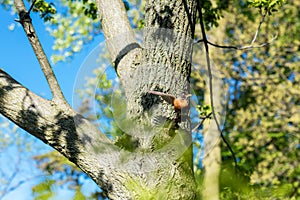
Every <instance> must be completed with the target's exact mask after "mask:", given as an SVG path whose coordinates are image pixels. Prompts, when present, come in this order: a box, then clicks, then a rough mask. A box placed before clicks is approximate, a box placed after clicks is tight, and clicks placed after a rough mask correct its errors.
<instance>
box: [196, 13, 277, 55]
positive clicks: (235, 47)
mask: <svg viewBox="0 0 300 200" xmlns="http://www.w3.org/2000/svg"><path fill="white" fill-rule="evenodd" d="M267 13H268V12H267V11H266V13H264V14H262V18H261V20H260V22H259V25H258V27H257V29H256V31H255V35H254V37H253V39H252V41H251V43H250V45H246V46H241V47H237V46H225V45H218V44H214V43H212V42H210V41H208V40H207V39H200V40H198V41H197V42H196V43H200V42H206V43H207V44H210V45H212V46H214V47H217V48H221V49H235V50H245V49H253V48H261V47H264V46H267V45H269V44H271V43H272V42H273V41H274V40H275V39H276V38H277V34H276V35H275V36H274V37H273V38H272V39H271V40H270V41H269V42H265V43H262V44H260V45H254V42H255V41H256V39H257V36H258V33H259V30H260V28H261V25H262V23H263V22H264V21H265V17H266V15H267Z"/></svg>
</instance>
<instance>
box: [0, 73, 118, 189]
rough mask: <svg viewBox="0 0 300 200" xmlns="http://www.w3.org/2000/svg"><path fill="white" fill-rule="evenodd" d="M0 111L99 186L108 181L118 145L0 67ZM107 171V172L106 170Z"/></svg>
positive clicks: (77, 116)
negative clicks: (32, 90) (66, 159)
mask: <svg viewBox="0 0 300 200" xmlns="http://www.w3.org/2000/svg"><path fill="white" fill-rule="evenodd" d="M0 113H1V114H2V115H4V116H5V117H7V118H8V119H10V120H11V121H12V122H14V123H15V124H17V125H18V126H20V127H21V128H23V129H24V130H25V131H27V132H28V133H30V134H31V135H33V136H35V137H37V138H38V139H40V140H42V141H43V142H44V143H46V144H48V145H50V146H52V147H53V148H55V149H56V150H58V151H59V152H60V153H62V154H63V155H64V156H65V157H66V158H68V159H69V160H70V161H71V162H73V163H75V164H76V165H77V166H79V167H80V168H81V169H82V170H83V171H84V172H86V173H88V174H89V176H90V177H91V178H92V179H93V180H94V181H95V182H96V183H97V184H99V185H100V186H103V185H105V184H108V183H107V182H108V181H109V179H108V177H109V176H110V175H107V174H106V175H107V176H105V177H101V176H100V174H101V173H103V171H109V170H108V169H107V163H110V162H112V161H113V160H118V159H119V157H118V155H119V151H120V150H119V149H117V148H116V147H115V146H114V145H113V144H112V142H111V141H110V140H109V139H108V138H107V137H106V136H105V135H104V134H102V133H101V132H100V131H99V130H98V129H97V128H96V127H95V126H94V125H92V124H91V123H90V122H88V121H87V120H86V119H84V118H83V117H82V116H80V115H79V114H77V113H76V112H75V111H74V110H72V109H71V108H68V107H66V109H63V107H61V106H57V105H56V104H55V103H54V102H53V101H49V100H46V99H44V98H42V97H40V96H38V95H36V94H34V93H32V92H31V91H29V90H28V89H27V88H25V87H23V86H22V85H21V84H20V83H18V82H16V81H15V80H14V79H13V78H11V77H10V76H9V75H8V74H7V73H5V72H4V71H3V70H1V69H0ZM106 173H108V172H106Z"/></svg>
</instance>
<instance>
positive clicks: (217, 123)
mask: <svg viewBox="0 0 300 200" xmlns="http://www.w3.org/2000/svg"><path fill="white" fill-rule="evenodd" d="M197 9H198V12H199V18H200V26H201V32H202V37H203V43H204V47H205V51H206V64H207V69H208V77H209V90H210V104H211V109H212V115H213V117H214V120H215V122H216V125H217V128H218V130H219V132H220V135H221V138H222V140H223V141H224V142H225V144H226V146H227V148H228V149H229V151H230V152H231V155H232V158H233V160H234V164H235V166H237V161H236V157H235V153H234V151H233V150H232V148H231V146H230V144H229V143H228V141H227V140H226V138H225V137H224V135H223V131H222V129H221V127H220V124H219V121H218V119H217V116H216V112H215V107H214V100H213V87H212V72H211V65H210V57H209V48H208V41H207V38H206V33H205V28H204V23H203V16H202V11H201V8H200V5H199V3H197Z"/></svg>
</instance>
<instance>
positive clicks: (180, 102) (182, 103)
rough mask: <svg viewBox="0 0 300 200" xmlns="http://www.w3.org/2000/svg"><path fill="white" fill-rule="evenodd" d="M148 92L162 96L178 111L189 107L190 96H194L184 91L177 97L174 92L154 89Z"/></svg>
mask: <svg viewBox="0 0 300 200" xmlns="http://www.w3.org/2000/svg"><path fill="white" fill-rule="evenodd" d="M148 93H149V94H155V95H158V96H161V98H162V99H163V100H165V101H166V102H167V103H169V104H171V105H173V106H174V109H175V111H176V112H178V111H181V110H185V109H186V108H188V106H189V102H188V98H189V97H190V96H192V95H191V94H187V95H186V94H184V93H182V94H181V95H180V96H179V97H175V96H174V95H172V94H167V93H163V92H158V91H153V90H150V91H148Z"/></svg>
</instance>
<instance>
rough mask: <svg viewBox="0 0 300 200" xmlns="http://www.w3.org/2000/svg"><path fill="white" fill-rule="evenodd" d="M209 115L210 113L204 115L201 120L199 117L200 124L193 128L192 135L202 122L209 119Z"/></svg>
mask: <svg viewBox="0 0 300 200" xmlns="http://www.w3.org/2000/svg"><path fill="white" fill-rule="evenodd" d="M211 114H212V112H210V113H209V114H208V115H206V116H205V117H203V118H201V117H200V118H201V119H202V120H201V122H200V123H198V124H197V125H196V126H195V127H194V128H193V130H192V133H193V132H196V131H197V129H198V128H199V127H200V126H201V125H202V124H203V123H204V121H205V120H206V119H208V118H210V116H211Z"/></svg>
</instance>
